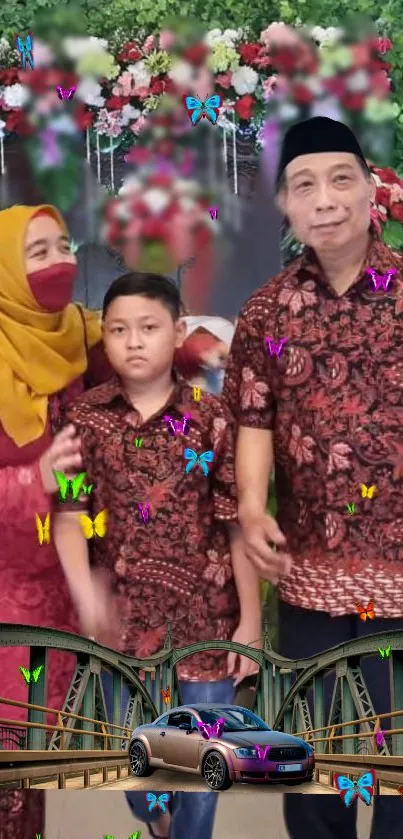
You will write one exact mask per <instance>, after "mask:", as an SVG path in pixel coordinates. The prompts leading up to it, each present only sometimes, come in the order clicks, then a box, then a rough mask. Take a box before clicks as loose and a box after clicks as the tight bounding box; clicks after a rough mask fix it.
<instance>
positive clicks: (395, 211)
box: [390, 201, 403, 223]
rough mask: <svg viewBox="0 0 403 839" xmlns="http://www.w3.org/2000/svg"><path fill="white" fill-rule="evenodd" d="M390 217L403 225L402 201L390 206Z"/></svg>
mask: <svg viewBox="0 0 403 839" xmlns="http://www.w3.org/2000/svg"><path fill="white" fill-rule="evenodd" d="M390 215H391V217H392V218H394V219H396V221H400V222H401V223H403V202H402V201H395V202H394V203H393V204H391V205H390Z"/></svg>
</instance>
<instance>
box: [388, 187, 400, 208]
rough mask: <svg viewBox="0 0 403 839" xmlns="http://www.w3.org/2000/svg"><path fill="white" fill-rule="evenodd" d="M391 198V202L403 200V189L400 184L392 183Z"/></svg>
mask: <svg viewBox="0 0 403 839" xmlns="http://www.w3.org/2000/svg"><path fill="white" fill-rule="evenodd" d="M389 193H390V194H389V200H390V203H391V204H394V203H396V202H397V201H403V189H402V187H401V186H399V184H392V185H391V187H390V190H389Z"/></svg>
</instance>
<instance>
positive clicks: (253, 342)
mask: <svg viewBox="0 0 403 839" xmlns="http://www.w3.org/2000/svg"><path fill="white" fill-rule="evenodd" d="M262 308H263V306H262V304H260V306H258V305H257V304H256V303H254V301H249V303H247V304H246V306H245V307H244V308H243V310H242V311H241V314H240V316H239V319H238V323H237V327H236V330H235V335H234V338H233V341H232V344H231V349H230V353H229V356H228V359H227V364H226V373H225V379H224V387H223V393H222V398H223V400H224V402H225V403H226V405H227V406H228V408H229V410H230V411H231V414H232V416H233V417H235V419H236V421H237V423H238V425H244V426H246V427H247V428H259V429H263V430H269V431H272V430H273V429H274V427H275V416H276V404H275V400H274V396H273V393H272V390H271V388H270V372H269V371H270V367H269V364H268V359H267V351H266V346H265V341H264V338H265V321H266V318H265V316H264V314H262Z"/></svg>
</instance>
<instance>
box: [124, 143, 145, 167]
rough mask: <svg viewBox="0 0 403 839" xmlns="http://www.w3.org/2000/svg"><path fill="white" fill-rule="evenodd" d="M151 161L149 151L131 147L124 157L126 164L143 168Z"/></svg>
mask: <svg viewBox="0 0 403 839" xmlns="http://www.w3.org/2000/svg"><path fill="white" fill-rule="evenodd" d="M150 159H151V151H150V149H145V148H136V147H135V146H132V148H131V149H130V151H129V152H128V154H126V155H125V162H126V163H136V164H137V165H138V166H144V164H145V163H148V162H149V161H150Z"/></svg>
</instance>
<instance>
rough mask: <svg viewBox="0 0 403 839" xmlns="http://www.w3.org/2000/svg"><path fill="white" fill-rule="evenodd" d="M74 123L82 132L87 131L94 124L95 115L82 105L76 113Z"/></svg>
mask: <svg viewBox="0 0 403 839" xmlns="http://www.w3.org/2000/svg"><path fill="white" fill-rule="evenodd" d="M74 122H75V123H76V125H77V127H78V128H79V129H80V131H86V130H87V128H89V127H90V125H92V123H93V122H94V114H93V113H92V112H91V111H88V110H87V106H86V105H84V103H82V104H81V105H79V107H78V108H77V110H76V111H75V112H74Z"/></svg>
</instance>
